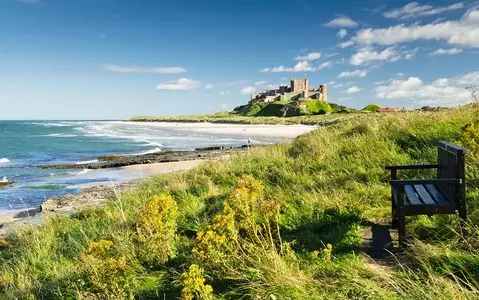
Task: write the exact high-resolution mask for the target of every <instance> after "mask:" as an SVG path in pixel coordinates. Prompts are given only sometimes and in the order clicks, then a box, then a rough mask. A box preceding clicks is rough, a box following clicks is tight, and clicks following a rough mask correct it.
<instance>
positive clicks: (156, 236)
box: [137, 194, 178, 265]
mask: <svg viewBox="0 0 479 300" xmlns="http://www.w3.org/2000/svg"><path fill="white" fill-rule="evenodd" d="M177 215H178V205H177V204H176V202H175V200H173V198H172V197H171V196H170V195H166V194H161V195H156V196H153V197H152V198H151V199H150V201H148V203H147V204H146V206H145V207H144V208H143V209H142V210H141V211H140V216H139V220H140V221H139V222H138V224H137V239H138V242H139V243H140V245H141V246H140V247H139V249H138V255H139V257H140V259H141V260H142V261H144V262H146V263H148V264H152V265H154V264H162V263H165V262H166V261H167V260H168V258H169V257H172V256H174V253H175V249H174V239H175V232H176V227H177V225H176V217H177Z"/></svg>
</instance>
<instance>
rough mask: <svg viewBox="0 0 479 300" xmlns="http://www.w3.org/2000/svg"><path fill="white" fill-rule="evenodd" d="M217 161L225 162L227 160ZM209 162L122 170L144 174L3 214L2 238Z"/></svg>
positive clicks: (177, 162)
mask: <svg viewBox="0 0 479 300" xmlns="http://www.w3.org/2000/svg"><path fill="white" fill-rule="evenodd" d="M218 159H224V157H223V158H218ZM206 161H207V160H189V161H176V162H163V163H153V164H140V165H131V166H124V167H121V168H119V169H120V170H121V171H123V172H126V173H128V172H141V173H143V174H144V175H143V176H142V177H140V178H136V179H133V180H128V181H123V182H117V183H113V182H111V183H100V184H94V185H90V186H85V187H83V188H82V189H81V190H80V192H79V193H76V194H67V195H63V196H56V197H51V198H48V199H46V200H45V201H44V202H43V203H42V204H41V205H40V207H31V208H25V209H19V210H14V211H12V212H11V213H8V214H5V215H0V236H1V235H4V234H6V233H7V232H8V231H9V230H10V229H11V228H13V227H15V226H18V225H25V224H32V225H35V224H41V223H42V216H43V215H44V214H45V213H47V214H71V213H74V212H76V211H78V210H79V209H82V208H85V207H90V206H98V205H103V204H105V203H106V202H107V201H109V200H111V199H112V198H113V197H115V196H116V195H119V194H121V193H124V192H127V191H128V190H130V189H133V188H135V187H136V185H137V184H138V183H139V182H141V180H142V179H144V178H146V177H148V176H152V175H157V174H168V173H173V172H179V171H187V170H190V169H192V168H194V167H196V166H199V165H201V164H202V163H204V162H206Z"/></svg>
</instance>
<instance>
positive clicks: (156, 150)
mask: <svg viewBox="0 0 479 300" xmlns="http://www.w3.org/2000/svg"><path fill="white" fill-rule="evenodd" d="M156 152H161V149H160V148H155V149H151V150H147V151H143V152H138V153H133V154H130V155H145V154H151V153H156Z"/></svg>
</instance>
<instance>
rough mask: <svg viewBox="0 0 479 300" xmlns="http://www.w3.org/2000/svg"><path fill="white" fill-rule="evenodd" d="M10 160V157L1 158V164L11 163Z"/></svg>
mask: <svg viewBox="0 0 479 300" xmlns="http://www.w3.org/2000/svg"><path fill="white" fill-rule="evenodd" d="M9 162H10V160H9V159H8V158H0V164H6V163H9Z"/></svg>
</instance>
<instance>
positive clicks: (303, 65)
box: [260, 60, 316, 73]
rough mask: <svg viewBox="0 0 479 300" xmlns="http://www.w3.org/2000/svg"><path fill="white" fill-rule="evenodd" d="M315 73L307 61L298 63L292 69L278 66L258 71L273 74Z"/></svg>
mask: <svg viewBox="0 0 479 300" xmlns="http://www.w3.org/2000/svg"><path fill="white" fill-rule="evenodd" d="M314 71H316V69H315V68H313V67H311V66H310V64H309V62H308V61H306V60H305V61H300V62H298V63H297V64H296V65H295V66H294V67H285V66H279V67H274V68H264V69H262V70H260V72H273V73H280V72H314Z"/></svg>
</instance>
